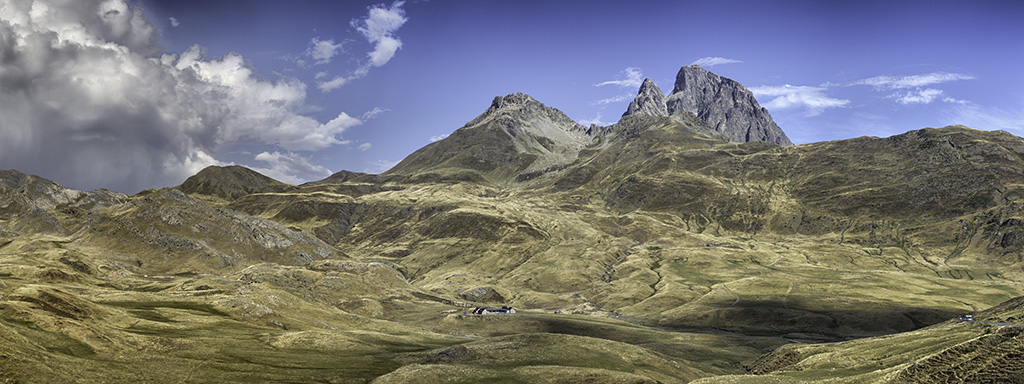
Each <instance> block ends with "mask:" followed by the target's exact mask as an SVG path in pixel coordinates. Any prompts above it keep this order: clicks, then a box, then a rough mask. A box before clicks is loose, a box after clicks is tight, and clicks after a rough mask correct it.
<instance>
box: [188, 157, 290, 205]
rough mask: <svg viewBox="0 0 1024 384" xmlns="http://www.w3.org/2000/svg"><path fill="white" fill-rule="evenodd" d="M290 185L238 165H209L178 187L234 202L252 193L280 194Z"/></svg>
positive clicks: (189, 191)
mask: <svg viewBox="0 0 1024 384" xmlns="http://www.w3.org/2000/svg"><path fill="white" fill-rule="evenodd" d="M289 188H292V186H291V185H288V184H285V183H282V182H280V181H277V180H274V179H272V178H269V177H267V176H264V175H263V174H261V173H259V172H256V171H254V170H251V169H249V168H246V167H243V166H239V165H229V166H226V167H220V166H215V165H211V166H209V167H206V168H203V170H201V171H199V173H197V174H195V175H192V177H189V178H188V179H186V180H185V182H184V183H181V185H179V186H178V189H179V190H181V191H182V192H184V193H186V194H200V195H210V196H217V197H221V198H224V199H227V200H234V199H237V198H239V197H242V196H245V195H248V194H252V193H267V192H282V191H285V190H287V189H289Z"/></svg>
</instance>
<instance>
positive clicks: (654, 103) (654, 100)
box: [622, 78, 668, 117]
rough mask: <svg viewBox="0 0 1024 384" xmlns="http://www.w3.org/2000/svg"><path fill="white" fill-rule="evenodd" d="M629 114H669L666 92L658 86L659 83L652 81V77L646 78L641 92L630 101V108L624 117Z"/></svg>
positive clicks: (641, 86)
mask: <svg viewBox="0 0 1024 384" xmlns="http://www.w3.org/2000/svg"><path fill="white" fill-rule="evenodd" d="M629 115H646V116H668V108H667V106H666V104H665V93H664V92H662V91H661V88H658V85H657V84H654V81H651V78H646V79H644V83H643V84H641V85H640V92H638V93H637V95H636V98H635V99H633V101H632V102H630V103H629V108H627V109H626V112H625V113H623V114H622V117H626V116H629Z"/></svg>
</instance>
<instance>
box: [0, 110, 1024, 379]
mask: <svg viewBox="0 0 1024 384" xmlns="http://www.w3.org/2000/svg"><path fill="white" fill-rule="evenodd" d="M510 97H511V96H510ZM513 99H515V100H512V99H509V100H506V99H505V98H499V99H496V100H495V104H494V105H492V109H494V110H493V111H489V112H488V113H486V114H485V115H482V116H481V117H480V118H478V119H476V120H474V121H471V122H470V124H467V126H466V127H464V128H463V129H461V130H459V131H457V132H456V133H454V134H453V135H452V136H450V137H449V138H448V139H445V140H442V141H439V142H437V143H435V144H432V145H431V146H428V147H426V148H424V149H423V150H421V151H420V152H417V154H415V155H414V156H411V157H410V158H409V159H407V160H406V161H405V162H403V164H402V165H400V166H399V167H397V168H396V169H395V170H393V171H391V172H388V173H385V174H383V175H368V174H357V173H350V172H348V173H346V172H342V173H339V174H336V175H334V176H332V177H330V178H327V179H325V180H322V181H318V182H313V183H307V184H303V185H299V186H290V185H287V184H283V183H279V182H276V181H274V180H272V179H269V178H266V177H264V176H262V175H259V174H257V173H255V172H252V171H249V170H245V169H239V168H213V169H208V170H206V171H203V172H201V173H200V174H197V175H196V176H194V177H193V178H190V179H189V181H188V182H186V183H185V184H183V185H182V186H180V187H177V188H169V189H163V190H151V191H145V192H143V193H140V194H138V195H134V196H126V195H121V194H116V193H112V192H109V191H102V190H98V191H90V192H80V191H73V190H69V189H65V188H63V187H60V186H59V185H56V184H54V183H52V182H49V181H46V180H43V179H39V178H35V177H32V176H26V175H22V174H19V173H17V172H14V171H4V173H2V174H0V295H2V296H0V339H2V340H3V342H2V343H0V359H2V361H3V362H4V363H3V364H0V377H4V378H6V380H8V381H10V382H41V381H68V380H80V381H85V382H137V381H156V380H159V381H172V380H173V381H186V382H188V381H206V382H223V381H295V382H307V381H322V382H366V381H370V380H375V381H376V382H382V383H388V382H407V381H410V380H412V378H415V379H416V380H417V381H419V382H451V381H455V382H477V381H483V380H488V381H499V382H501V381H504V382H523V381H530V382H533V381H538V382H544V381H552V382H558V381H562V382H565V381H569V382H574V381H586V382H622V381H630V382H686V381H691V380H703V381H708V382H744V381H749V382H763V380H775V381H778V382H792V381H816V380H822V379H826V378H842V379H841V380H845V381H848V382H865V381H867V382H914V381H917V382H930V381H940V380H946V379H949V378H965V377H969V378H974V379H977V380H990V379H991V380H997V381H998V380H1004V379H1005V380H1009V379H1008V378H1011V377H1019V376H1014V375H1016V372H1018V370H1019V367H1017V365H1014V364H1011V363H1009V362H1010V361H1015V360H1013V359H1015V358H1016V357H1015V356H1017V355H1015V354H1014V353H1015V352H1013V351H1016V350H1019V345H1018V344H1019V340H1020V337H1019V332H1018V331H1017V329H1019V328H1018V327H1016V326H1014V325H1015V324H1018V323H1019V321H1020V319H1021V318H1022V317H1024V316H1022V315H1020V314H1019V313H1017V312H1020V311H1019V308H1018V307H1019V305H1018V304H1019V303H1020V302H1019V300H1013V301H1007V300H1011V299H1013V298H1015V297H1019V296H1024V286H1022V285H1021V282H1024V270H1022V266H1024V263H1022V258H1021V257H1022V253H1021V252H1022V248H1021V247H1022V245H1021V242H1022V241H1024V235H1021V234H1022V233H1024V228H1022V225H1024V219H1022V218H1021V217H1024V216H1021V213H1020V209H1021V206H1022V204H1021V198H1022V194H1021V188H1020V186H1021V185H1022V180H1024V164H1022V157H1021V155H1022V154H1024V139H1021V138H1018V137H1015V136H1012V135H1009V134H1006V133H1004V132H983V131H976V130H972V129H968V128H964V127H947V128H942V129H925V130H920V131H912V132H908V133H906V134H903V135H898V136H894V137H891V138H858V139H851V140H843V141H836V142H826V143H816V144H808V145H800V146H792V147H779V146H776V145H772V144H766V143H742V144H740V143H731V142H727V141H725V140H723V139H722V138H721V137H720V136H717V135H716V134H715V133H714V132H712V131H711V130H710V129H709V128H708V127H707V126H706V125H705V124H704V123H703V122H701V121H700V120H698V119H696V118H695V117H693V116H692V115H687V114H680V115H675V116H671V117H661V118H658V117H641V116H631V117H628V118H624V119H623V120H622V121H621V122H620V123H618V124H616V125H613V126H611V127H604V128H601V127H592V128H590V129H583V128H582V127H578V126H576V125H574V123H573V124H569V122H568V121H566V120H567V118H564V115H559V114H558V113H554V112H553V111H555V112H557V111H556V110H550V109H547V108H546V107H544V106H543V105H541V104H539V103H536V101H532V102H531V100H532V99H530V100H526V99H522V100H520V99H516V98H513ZM510 103H511V104H510ZM533 103H535V104H533ZM553 132H554V133H553ZM552 137H556V138H557V140H556V139H552ZM545 138H547V139H545ZM485 139H486V140H485ZM1004 302H1006V303H1005V304H1002V305H1000V306H998V307H995V308H993V309H991V310H988V311H982V310H984V309H986V308H989V307H993V306H996V305H999V304H1000V303H1004ZM500 305H512V306H514V307H516V308H517V310H518V311H519V313H517V314H516V315H511V316H475V315H470V314H464V312H467V311H469V310H471V309H472V308H473V307H476V306H500ZM556 313H557V314H556ZM965 313H974V314H976V318H977V319H978V320H981V321H986V322H988V323H983V322H957V321H951V320H950V319H952V318H954V317H955V316H957V315H961V314H965ZM915 363H916V364H915ZM949 364H953V368H948V369H947V366H948V365H949ZM993 372H995V373H993ZM1000 372H1001V373H1000ZM956 375H960V376H956ZM971 375H973V376H971ZM992 375H995V376H992ZM1000 375H1001V376H1000ZM163 379H166V380H163ZM972 380H973V379H972Z"/></svg>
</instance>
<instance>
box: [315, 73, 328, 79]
mask: <svg viewBox="0 0 1024 384" xmlns="http://www.w3.org/2000/svg"><path fill="white" fill-rule="evenodd" d="M325 77H327V72H324V71H320V72H317V73H316V74H315V75H313V78H314V79H317V80H320V79H322V78H325Z"/></svg>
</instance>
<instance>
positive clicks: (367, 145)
mask: <svg viewBox="0 0 1024 384" xmlns="http://www.w3.org/2000/svg"><path fill="white" fill-rule="evenodd" d="M372 147H373V145H372V144H370V143H362V144H359V150H360V151H363V152H366V151H367V150H369V149H370V148H372Z"/></svg>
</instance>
